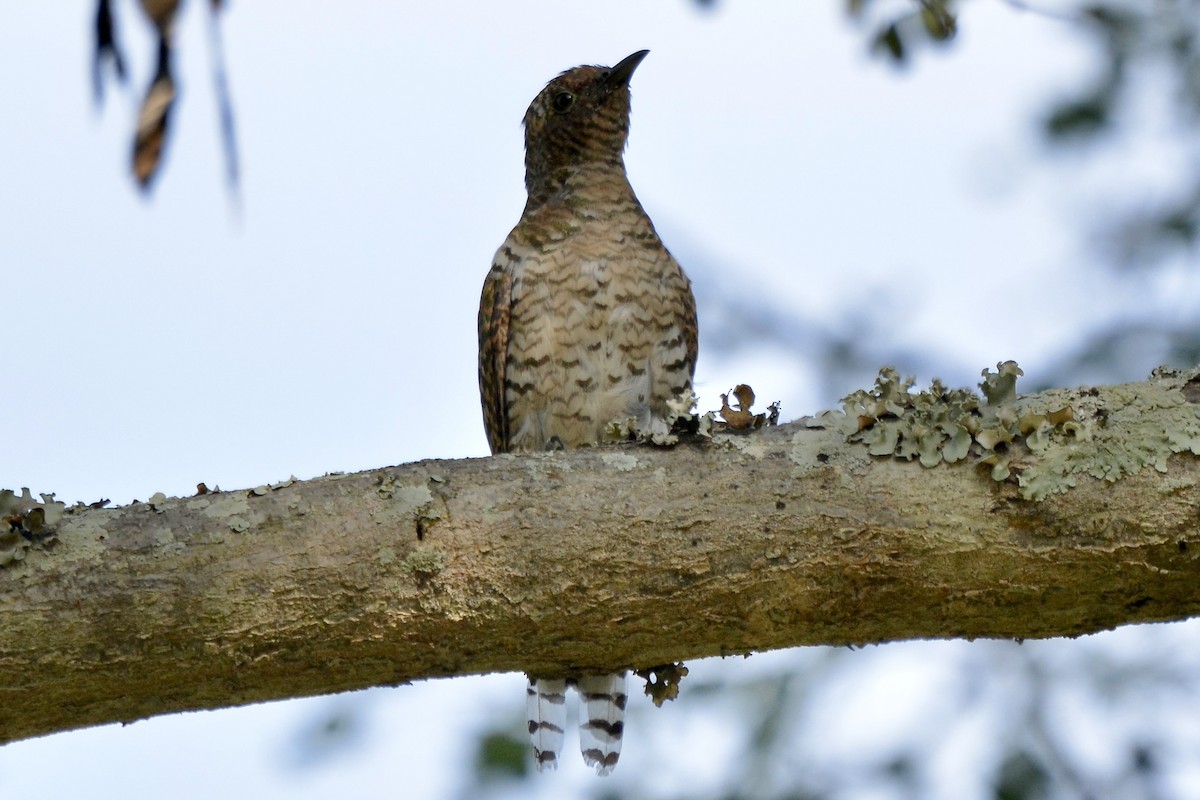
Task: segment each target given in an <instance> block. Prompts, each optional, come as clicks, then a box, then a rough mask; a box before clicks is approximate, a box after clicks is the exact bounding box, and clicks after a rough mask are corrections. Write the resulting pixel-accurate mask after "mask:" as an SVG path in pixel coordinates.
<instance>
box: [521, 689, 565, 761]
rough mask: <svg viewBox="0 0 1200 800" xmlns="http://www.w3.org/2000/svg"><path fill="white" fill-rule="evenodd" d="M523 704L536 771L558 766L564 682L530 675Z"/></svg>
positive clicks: (562, 726)
mask: <svg viewBox="0 0 1200 800" xmlns="http://www.w3.org/2000/svg"><path fill="white" fill-rule="evenodd" d="M525 704H526V710H527V711H528V716H529V739H530V741H531V742H532V743H533V761H534V763H535V764H537V768H538V772H541V771H542V770H545V769H558V754H559V753H561V752H562V746H563V732H564V731H565V730H566V728H567V682H566V681H565V680H562V679H558V680H546V679H545V678H539V679H533V678H530V680H529V687H528V688H527V689H526V690H525Z"/></svg>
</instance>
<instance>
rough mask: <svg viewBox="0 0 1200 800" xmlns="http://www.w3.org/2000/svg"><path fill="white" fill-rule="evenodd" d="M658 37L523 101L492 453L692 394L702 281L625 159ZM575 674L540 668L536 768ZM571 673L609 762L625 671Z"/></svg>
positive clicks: (595, 744) (484, 303)
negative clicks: (633, 106)
mask: <svg viewBox="0 0 1200 800" xmlns="http://www.w3.org/2000/svg"><path fill="white" fill-rule="evenodd" d="M646 52H647V51H645V50H643V51H641V52H638V53H634V54H633V55H631V56H629V57H628V58H626V59H624V60H623V61H621V62H620V63H619V64H617V65H616V66H615V67H612V68H611V69H609V68H605V67H587V66H585V67H576V68H575V69H571V70H568V71H566V72H564V73H563V74H561V75H559V76H558V77H557V78H555V79H554V80H552V81H550V83H549V84H547V85H546V88H545V89H543V90H542V91H541V93H539V94H538V96H537V97H536V98H534V101H533V103H532V104H531V105H530V106H529V110H528V111H527V112H526V114H525V188H526V190H527V192H528V195H529V197H528V200H527V201H526V203H525V211H524V213H523V214H522V215H521V220H520V222H518V223H517V226H516V227H515V228H513V231H512V233H510V234H509V235H508V239H506V240H505V242H504V244H503V245H501V246H500V250H499V251H498V252H497V253H496V258H495V260H494V261H493V262H492V269H491V272H489V273H488V276H487V280H486V281H485V282H484V285H483V297H482V299H481V300H480V304H479V391H480V395H481V397H482V400H483V422H484V428H485V429H486V430H487V437H488V444H489V445H491V448H492V452H493V453H505V452H521V451H525V452H528V451H538V450H545V449H549V448H557V447H579V446H581V445H589V444H595V443H597V442H598V441H599V440H600V439H601V438H602V435H603V431H604V429H605V428H606V427H607V425H608V423H609V422H611V421H613V420H619V421H621V422H624V421H625V420H627V419H629V418H630V417H633V418H636V419H637V421H638V426H639V428H641V429H642V430H644V431H654V430H655V429H656V428H659V429H661V428H662V427H665V424H666V423H665V419H666V417H667V415H668V413H669V412H670V408H669V404H670V403H671V401H677V400H679V399H680V398H690V397H691V387H692V374H693V372H694V371H695V368H696V302H695V300H694V299H693V297H692V289H691V284H690V283H689V281H688V279H687V277H686V276H685V275H684V274H683V270H682V269H680V267H679V264H677V263H676V262H675V259H674V258H672V257H671V254H670V253H669V252H667V248H666V247H664V246H663V243H662V241H660V240H659V238H658V234H657V233H656V232H655V230H654V225H653V223H651V222H650V218H649V217H648V216H646V212H645V211H643V210H642V205H641V203H639V202H638V199H637V196H636V195H635V194H634V193H633V188H632V187H631V186H630V185H629V179H628V178H627V177H626V175H625V161H624V157H623V153H624V151H625V141H626V139H627V138H628V135H629V78H630V76H632V74H633V71H634V69H635V68H637V65H638V64H640V63H641V61H642V59H643V58H644V57H645V56H646ZM687 402H690V399H689V400H688V401H687ZM687 402H685V403H683V405H687ZM568 683H569V682H568V681H565V680H563V679H562V678H551V679H545V678H541V679H538V678H534V679H531V680H530V686H529V692H528V713H529V733H530V737H531V739H532V742H533V751H534V759H535V762H536V763H537V767H538V769H539V770H540V769H545V768H554V767H556V766H557V765H558V754H559V751H560V750H561V749H562V743H563V731H564V729H565V727H566V710H565V706H564V702H565V694H566V689H567V685H568ZM575 685H576V686H577V688H578V689H579V692H580V696H581V698H582V700H583V707H584V713H581V715H580V730H579V741H580V749H581V751H582V753H583V758H584V761H586V762H587V763H588V764H589V765H592V766H594V767H596V769H597V771H598V772H599V773H600V774H601V775H605V774H607V773H608V772H609V771H611V770H612V768H613V767H614V766H616V763H617V759H618V758H619V757H620V753H621V741H622V736H623V733H624V725H625V722H624V718H625V702H626V694H625V675H624V673H619V674H613V675H590V676H581V677H579V678H578V681H577V683H575Z"/></svg>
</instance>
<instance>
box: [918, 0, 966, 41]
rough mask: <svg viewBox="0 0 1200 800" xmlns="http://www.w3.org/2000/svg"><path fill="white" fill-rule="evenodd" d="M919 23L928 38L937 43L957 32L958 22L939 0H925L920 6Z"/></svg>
mask: <svg viewBox="0 0 1200 800" xmlns="http://www.w3.org/2000/svg"><path fill="white" fill-rule="evenodd" d="M921 22H922V24H923V25H924V26H925V31H926V32H927V33H928V34H929V36H930V38H931V39H934V40H936V41H939V42H940V41H944V40H946V39H949V38H951V37H952V36H954V34H955V33H956V32H957V31H958V20H956V19H955V18H954V15H953V14H952V13H950V10H949V9H947V8H946V6H945V5H943V4H942V3H941V2H939V0H925V2H923V3H922V4H921Z"/></svg>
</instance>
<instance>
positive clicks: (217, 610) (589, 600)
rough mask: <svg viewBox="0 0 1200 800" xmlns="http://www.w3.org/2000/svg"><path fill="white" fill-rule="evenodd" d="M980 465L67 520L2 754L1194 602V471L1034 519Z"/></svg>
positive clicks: (841, 466) (610, 467)
mask: <svg viewBox="0 0 1200 800" xmlns="http://www.w3.org/2000/svg"><path fill="white" fill-rule="evenodd" d="M1147 386H1149V384H1147ZM1128 388H1129V387H1113V388H1112V389H1105V390H1101V393H1099V394H1091V395H1089V396H1090V397H1092V398H1093V399H1094V401H1095V403H1099V404H1103V403H1106V402H1111V403H1113V404H1116V403H1118V402H1120V403H1124V402H1125V401H1124V400H1121V399H1120V397H1127V396H1129V395H1120V396H1118V395H1116V394H1112V393H1113V392H1116V391H1117V390H1121V389H1125V390H1128ZM1134 388H1135V390H1136V389H1138V387H1134ZM1147 391H1149V390H1147ZM1172 391H1176V392H1177V393H1179V392H1181V390H1180V389H1179V387H1178V385H1176V386H1175V389H1173V390H1172ZM1063 396H1066V395H1065V394H1064V393H1060V396H1057V397H1049V398H1047V403H1048V404H1049V405H1054V404H1058V403H1061V402H1062V400H1061V397H1063ZM1182 396H1183V395H1182V394H1179V397H1180V401H1179V402H1180V403H1183V402H1186V401H1184V400H1183V399H1182ZM1176 405H1178V404H1176ZM1048 407H1049V406H1048ZM1155 413H1159V412H1158V411H1156V410H1155V409H1154V408H1150V409H1147V410H1145V413H1144V414H1143V420H1142V422H1143V423H1144V422H1145V421H1146V420H1145V417H1146V416H1147V415H1153V414H1155ZM1192 413H1194V412H1192ZM1114 419H1117V417H1116V416H1115V415H1111V416H1110V415H1106V420H1114ZM1151 422H1153V420H1151ZM1113 424H1114V425H1117V426H1118V427H1119V426H1120V425H1121V424H1124V423H1120V422H1116V423H1113ZM1152 427H1153V426H1152ZM988 472H989V470H988V469H987V468H980V467H979V466H977V465H972V464H969V463H960V464H956V465H952V466H947V465H942V466H939V467H937V468H934V469H925V468H923V467H921V466H919V465H918V464H917V463H915V462H903V461H896V460H891V459H874V460H872V459H869V458H868V457H867V456H866V455H865V454H864V452H863V446H862V445H854V444H846V443H845V437H844V434H843V433H839V432H837V431H833V430H815V429H807V428H804V427H801V426H798V425H787V426H782V427H780V428H777V429H771V430H766V431H762V432H759V433H756V434H753V435H751V436H746V437H738V436H734V437H730V436H718V438H717V440H716V441H715V442H714V443H705V444H685V445H681V446H679V447H677V448H675V449H672V450H659V449H652V448H648V447H634V446H625V447H617V448H598V449H594V450H585V451H576V452H568V453H549V454H544V455H535V456H526V457H512V456H502V457H497V458H485V459H470V460H462V461H428V462H421V463H417V464H410V465H405V466H400V467H394V468H389V469H381V470H373V471H370V472H364V473H359V474H355V475H344V476H330V477H324V478H318V479H316V480H312V481H306V482H296V483H293V484H290V485H287V486H282V487H278V488H273V489H269V490H256V491H255V492H247V491H238V492H224V493H220V494H210V495H204V496H198V497H192V498H186V499H172V500H167V501H165V502H161V503H157V504H156V505H154V506H150V505H145V504H142V505H135V506H131V507H126V508H118V509H86V510H79V511H75V512H72V513H68V514H67V516H66V517H65V518H64V519H63V520H62V522H61V523H60V524H59V525H58V529H57V537H56V540H54V541H53V545H52V546H49V545H35V546H34V548H33V549H31V550H30V551H29V553H28V556H27V558H26V559H25V560H24V561H22V562H19V563H14V564H12V565H10V566H9V567H7V568H4V569H0V607H3V609H4V611H5V615H4V622H3V625H2V626H0V668H2V673H0V674H3V675H4V678H3V682H2V683H0V688H3V690H4V702H3V704H0V740H2V741H8V740H13V739H20V738H23V737H28V736H34V735H38V734H45V733H50V732H54V731H59V730H67V729H71V728H77V727H82V726H87V725H94V724H98V723H104V722H112V721H118V720H121V721H130V720H135V719H139V718H142V717H146V716H150V715H154V714H160V713H165V712H171V711H179V710H184V709H198V708H216V707H221V706H230V705H237V704H243V703H249V702H253V701H260V700H269V699H278V698H285V697H295V696H303V695H313V694H319V693H324V692H334V691H340V690H346V689H356V688H361V687H366V686H372V685H377V684H394V683H399V682H402V681H408V680H413V679H417V678H428V677H434V676H449V675H464V674H470V673H482V672H493V671H506V670H523V671H529V672H533V673H535V674H554V673H562V672H565V671H571V670H575V669H579V668H589V669H593V670H595V669H611V668H620V667H630V666H633V667H646V666H652V665H657V664H664V663H668V662H671V661H678V660H683V659H690V658H697V657H700V656H710V655H717V654H729V653H744V652H748V651H752V650H766V649H772V648H781V647H790V646H795V645H805V644H817V643H823V644H843V643H864V642H882V641H887V640H894V639H909V638H917V637H939V638H940V637H980V636H984V637H987V636H994V637H1022V638H1023V637H1043V636H1060V635H1075V634H1081V633H1087V632H1090V631H1098V630H1103V629H1106V628H1110V627H1113V626H1115V625H1119V624H1123V623H1130V622H1142V621H1151V620H1170V619H1181V618H1185V617H1188V616H1190V615H1194V614H1197V613H1200V555H1198V554H1200V547H1197V546H1195V544H1196V543H1195V542H1194V540H1193V537H1195V536H1196V520H1197V519H1198V518H1200V488H1197V486H1198V481H1197V479H1198V478H1200V462H1198V460H1197V459H1196V458H1195V457H1194V456H1191V455H1187V454H1185V455H1177V456H1172V457H1171V458H1170V462H1169V468H1168V469H1167V471H1166V472H1159V471H1156V470H1154V469H1150V468H1147V469H1142V470H1140V471H1138V472H1136V473H1135V474H1133V475H1129V476H1126V477H1124V478H1122V479H1121V480H1119V481H1117V482H1115V483H1108V482H1104V481H1100V480H1096V479H1093V478H1089V477H1079V478H1077V480H1076V483H1077V486H1076V487H1075V488H1074V489H1072V490H1070V491H1069V492H1067V493H1066V494H1055V495H1052V496H1051V497H1050V498H1049V499H1047V500H1045V501H1042V502H1033V501H1029V500H1025V499H1022V498H1021V497H1020V496H1019V494H1018V491H1017V488H1016V486H1015V485H1014V484H1013V483H1012V482H997V481H994V480H992V479H990V478H989V475H988Z"/></svg>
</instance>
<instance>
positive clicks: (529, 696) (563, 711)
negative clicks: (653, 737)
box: [526, 672, 628, 775]
mask: <svg viewBox="0 0 1200 800" xmlns="http://www.w3.org/2000/svg"><path fill="white" fill-rule="evenodd" d="M568 683H571V684H574V685H575V687H576V688H577V689H578V690H579V697H580V710H579V750H580V752H582V753H583V760H584V763H586V764H587V765H588V766H589V767H595V768H596V773H597V774H598V775H607V774H609V773H610V772H612V770H613V767H615V766H616V765H617V759H618V758H620V756H621V738H622V736H623V734H624V732H625V704H626V702H627V700H628V695H627V694H626V691H625V673H624V672H621V673H615V674H612V675H587V676H584V677H582V678H580V679H579V680H578V681H566V680H562V679H557V680H547V679H545V678H531V679H530V681H529V687H528V688H527V689H526V700H527V706H528V712H529V738H530V741H531V742H532V744H533V760H534V763H535V764H536V765H537V768H538V771H539V772H541V771H543V770H546V769H558V755H559V753H560V752H562V746H563V731H564V730H565V729H566V726H567V708H566V690H567V684H568Z"/></svg>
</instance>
